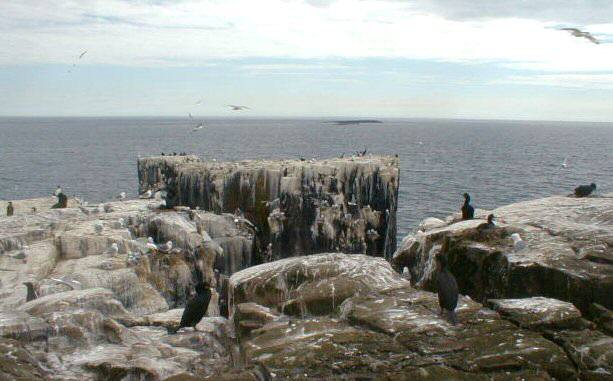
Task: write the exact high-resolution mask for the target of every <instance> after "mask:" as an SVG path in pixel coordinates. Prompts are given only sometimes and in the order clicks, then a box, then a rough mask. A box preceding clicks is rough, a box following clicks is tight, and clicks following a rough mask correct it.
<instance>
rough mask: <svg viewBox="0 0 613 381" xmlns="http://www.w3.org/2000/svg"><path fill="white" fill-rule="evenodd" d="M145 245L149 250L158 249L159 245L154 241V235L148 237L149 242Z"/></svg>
mask: <svg viewBox="0 0 613 381" xmlns="http://www.w3.org/2000/svg"><path fill="white" fill-rule="evenodd" d="M145 247H146V248H147V251H149V250H157V249H158V247H157V245H156V244H155V242H153V238H152V237H147V244H146V245H145Z"/></svg>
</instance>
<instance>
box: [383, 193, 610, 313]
mask: <svg viewBox="0 0 613 381" xmlns="http://www.w3.org/2000/svg"><path fill="white" fill-rule="evenodd" d="M492 213H493V214H495V215H496V216H497V217H498V221H499V222H498V225H497V227H496V228H495V229H494V230H493V231H491V232H488V233H485V234H481V233H478V232H477V230H476V229H475V228H476V226H477V225H478V224H479V223H482V222H484V221H483V220H473V221H461V222H455V221H454V220H453V219H452V218H450V219H448V220H447V221H446V222H445V223H444V224H443V225H440V224H439V225H438V226H436V225H435V226H434V227H432V228H430V229H424V230H423V231H418V232H416V233H415V234H411V235H409V236H407V237H406V238H405V239H404V240H403V242H402V245H401V247H400V248H399V249H398V250H397V251H396V253H395V254H394V259H393V262H394V264H395V266H397V268H399V269H400V268H403V267H405V266H406V267H408V268H409V270H410V274H411V279H412V283H413V284H415V285H418V286H420V287H424V288H426V289H431V290H433V289H434V283H433V275H434V266H433V264H434V261H433V258H434V255H436V253H438V252H440V251H444V252H445V253H446V255H447V256H448V259H449V265H450V270H451V271H452V273H453V274H454V275H455V276H456V278H457V280H458V284H459V287H460V291H461V293H463V294H468V295H470V296H471V297H473V298H475V299H476V300H481V301H484V300H486V299H489V298H525V297H533V296H544V297H548V298H554V299H558V300H563V301H567V302H571V303H573V304H574V305H575V306H576V307H577V308H579V310H580V311H581V312H582V313H584V314H587V315H590V314H591V313H590V311H591V310H592V309H593V308H592V306H593V305H594V304H597V305H600V306H603V307H605V308H606V309H609V310H611V309H613V298H611V295H612V294H613V270H612V269H613V217H612V216H613V195H605V196H603V197H589V198H573V197H561V196H556V197H549V198H545V199H540V200H534V201H527V202H521V203H517V204H512V205H508V206H505V207H502V208H498V209H496V210H494V211H492ZM485 214H486V213H484V212H481V213H480V214H479V215H478V217H481V218H482V217H483V216H484V215H485ZM512 233H519V235H520V236H521V238H522V239H523V241H524V243H525V248H523V249H520V250H518V249H516V248H515V247H514V245H513V241H512V239H511V238H510V235H511V234H512Z"/></svg>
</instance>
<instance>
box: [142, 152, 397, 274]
mask: <svg viewBox="0 0 613 381" xmlns="http://www.w3.org/2000/svg"><path fill="white" fill-rule="evenodd" d="M138 174H139V184H140V191H141V192H145V191H147V190H159V189H164V190H165V191H166V192H167V205H168V206H178V205H182V206H189V207H192V208H195V207H199V208H201V209H203V210H207V211H212V212H215V213H221V212H226V213H235V212H236V214H237V217H238V216H239V215H240V216H244V218H245V219H246V220H247V221H249V222H250V223H252V224H254V225H255V226H256V228H257V237H258V245H257V247H256V250H257V255H256V257H255V258H254V259H253V263H262V262H266V261H270V260H273V259H279V258H284V257H288V256H299V255H308V254H314V253H321V252H328V251H336V252H345V253H362V254H368V255H371V256H381V257H385V258H390V257H391V255H392V253H393V252H394V250H395V248H396V209H397V200H398V183H399V182H398V181H399V180H398V159H397V158H392V157H378V156H373V157H371V156H368V157H354V158H344V159H330V160H320V161H315V160H310V161H299V160H283V161H264V160H253V161H241V162H238V163H216V162H202V161H200V160H198V158H196V157H193V156H159V157H152V158H143V159H139V161H138ZM246 267H248V266H247V264H246V265H244V266H242V268H246ZM226 272H227V273H228V274H229V273H230V272H229V271H226Z"/></svg>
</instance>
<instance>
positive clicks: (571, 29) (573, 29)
mask: <svg viewBox="0 0 613 381" xmlns="http://www.w3.org/2000/svg"><path fill="white" fill-rule="evenodd" d="M560 30H566V31H569V32H577V33H581V31H580V30H579V29H577V28H560Z"/></svg>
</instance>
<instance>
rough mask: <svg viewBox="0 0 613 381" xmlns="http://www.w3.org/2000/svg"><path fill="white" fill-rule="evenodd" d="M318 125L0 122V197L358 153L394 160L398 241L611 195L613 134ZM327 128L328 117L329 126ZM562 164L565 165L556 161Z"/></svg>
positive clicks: (575, 128) (116, 188)
mask: <svg viewBox="0 0 613 381" xmlns="http://www.w3.org/2000/svg"><path fill="white" fill-rule="evenodd" d="M325 120H326V119H270V120H265V119H206V120H205V123H206V125H207V127H206V129H204V130H201V131H199V132H192V127H193V123H190V121H189V120H186V119H171V118H0V199H6V200H10V199H19V198H30V197H40V196H48V195H50V194H51V193H52V192H53V190H54V189H55V187H56V186H57V185H61V186H62V188H63V189H64V191H65V192H66V193H67V194H69V195H75V194H76V195H79V196H81V197H84V198H85V199H86V200H89V201H90V202H95V201H103V200H109V199H111V198H113V197H115V196H116V195H117V194H118V193H119V192H121V191H126V192H128V193H129V194H130V196H132V197H136V195H137V194H136V193H137V175H136V159H137V157H138V156H139V155H141V156H146V155H151V154H159V153H160V152H162V151H164V152H173V151H176V152H181V151H186V152H188V153H194V154H197V155H199V156H201V157H203V158H205V159H213V158H216V159H217V160H220V161H225V160H239V159H251V158H269V159H274V158H298V157H300V156H303V157H306V158H311V157H315V158H327V157H334V156H337V155H339V154H340V153H341V152H345V153H346V154H350V153H352V152H354V151H356V150H358V149H360V150H363V149H364V147H367V148H368V151H369V152H372V153H381V154H396V153H397V154H399V155H400V158H401V164H400V172H401V175H400V200H399V210H398V230H399V233H398V234H399V238H401V237H403V236H404V235H405V234H406V233H407V231H409V230H410V229H412V228H414V227H415V226H416V225H417V224H418V222H419V221H420V220H421V219H423V218H425V217H428V216H435V217H443V216H446V215H448V214H450V213H451V212H453V211H455V210H457V209H458V208H459V207H460V205H461V203H462V197H461V194H462V193H463V192H465V191H468V192H470V193H471V195H472V198H473V200H474V206H475V207H478V208H485V209H488V208H494V207H497V206H500V205H504V204H508V203H511V202H515V201H521V200H528V199H532V198H536V197H541V196H548V195H553V194H567V193H569V192H571V191H572V189H573V188H574V187H575V186H576V185H578V184H583V183H590V182H595V183H597V184H598V188H599V191H600V192H613V124H598V123H575V122H573V123H565V122H501V121H469V120H413V119H411V120H399V119H393V120H384V123H382V124H371V125H367V124H365V125H351V126H337V125H333V124H326V123H322V121H325ZM327 120H329V119H327ZM565 157H568V167H567V168H562V166H561V163H562V161H563V160H564V158H565Z"/></svg>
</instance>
